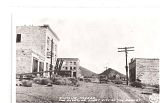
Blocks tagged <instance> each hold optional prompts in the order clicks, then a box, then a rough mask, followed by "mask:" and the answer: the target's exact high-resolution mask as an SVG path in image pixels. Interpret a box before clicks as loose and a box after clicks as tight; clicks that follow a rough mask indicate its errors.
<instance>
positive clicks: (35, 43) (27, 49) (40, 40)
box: [16, 25, 59, 76]
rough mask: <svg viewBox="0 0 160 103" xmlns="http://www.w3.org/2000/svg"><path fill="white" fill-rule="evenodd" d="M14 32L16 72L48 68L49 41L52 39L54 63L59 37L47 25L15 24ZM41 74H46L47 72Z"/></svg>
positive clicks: (49, 60) (49, 62)
mask: <svg viewBox="0 0 160 103" xmlns="http://www.w3.org/2000/svg"><path fill="white" fill-rule="evenodd" d="M16 34H17V37H16V73H17V74H21V73H32V72H39V71H47V70H49V67H50V64H51V58H50V55H51V41H53V43H52V44H53V48H52V55H53V58H52V64H53V66H54V65H55V62H56V58H57V42H58V41H59V38H58V36H57V35H56V34H55V33H54V32H53V30H52V29H51V28H50V26H49V25H43V26H17V27H16ZM42 75H44V76H48V73H45V74H42Z"/></svg>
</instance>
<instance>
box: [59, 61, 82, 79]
mask: <svg viewBox="0 0 160 103" xmlns="http://www.w3.org/2000/svg"><path fill="white" fill-rule="evenodd" d="M58 60H63V64H62V66H61V68H60V71H59V75H61V76H63V77H81V71H80V69H79V67H80V65H79V63H80V60H79V59H78V58H58Z"/></svg>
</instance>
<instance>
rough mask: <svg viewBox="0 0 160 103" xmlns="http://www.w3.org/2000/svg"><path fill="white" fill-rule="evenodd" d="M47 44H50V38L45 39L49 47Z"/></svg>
mask: <svg viewBox="0 0 160 103" xmlns="http://www.w3.org/2000/svg"><path fill="white" fill-rule="evenodd" d="M49 44H50V38H49V37H47V45H49Z"/></svg>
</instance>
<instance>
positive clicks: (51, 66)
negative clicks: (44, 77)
mask: <svg viewBox="0 0 160 103" xmlns="http://www.w3.org/2000/svg"><path fill="white" fill-rule="evenodd" d="M52 59H53V39H52V40H51V63H50V73H49V74H50V78H51V76H52V71H51V70H52V68H53V65H52Z"/></svg>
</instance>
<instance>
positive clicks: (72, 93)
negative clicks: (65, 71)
mask: <svg viewBox="0 0 160 103" xmlns="http://www.w3.org/2000/svg"><path fill="white" fill-rule="evenodd" d="M16 97H17V99H16V101H17V103H59V102H63V103H69V102H72V103H77V102H79V103H88V102H92V103H97V102H98V103H145V102H144V101H142V100H140V98H135V97H133V96H132V95H130V94H129V93H127V92H126V91H125V90H123V89H121V88H120V87H118V86H116V85H115V84H99V83H84V82H82V83H81V86H79V87H73V86H59V85H53V86H52V87H45V86H44V85H37V84H34V85H33V87H21V86H19V87H17V90H16Z"/></svg>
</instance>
